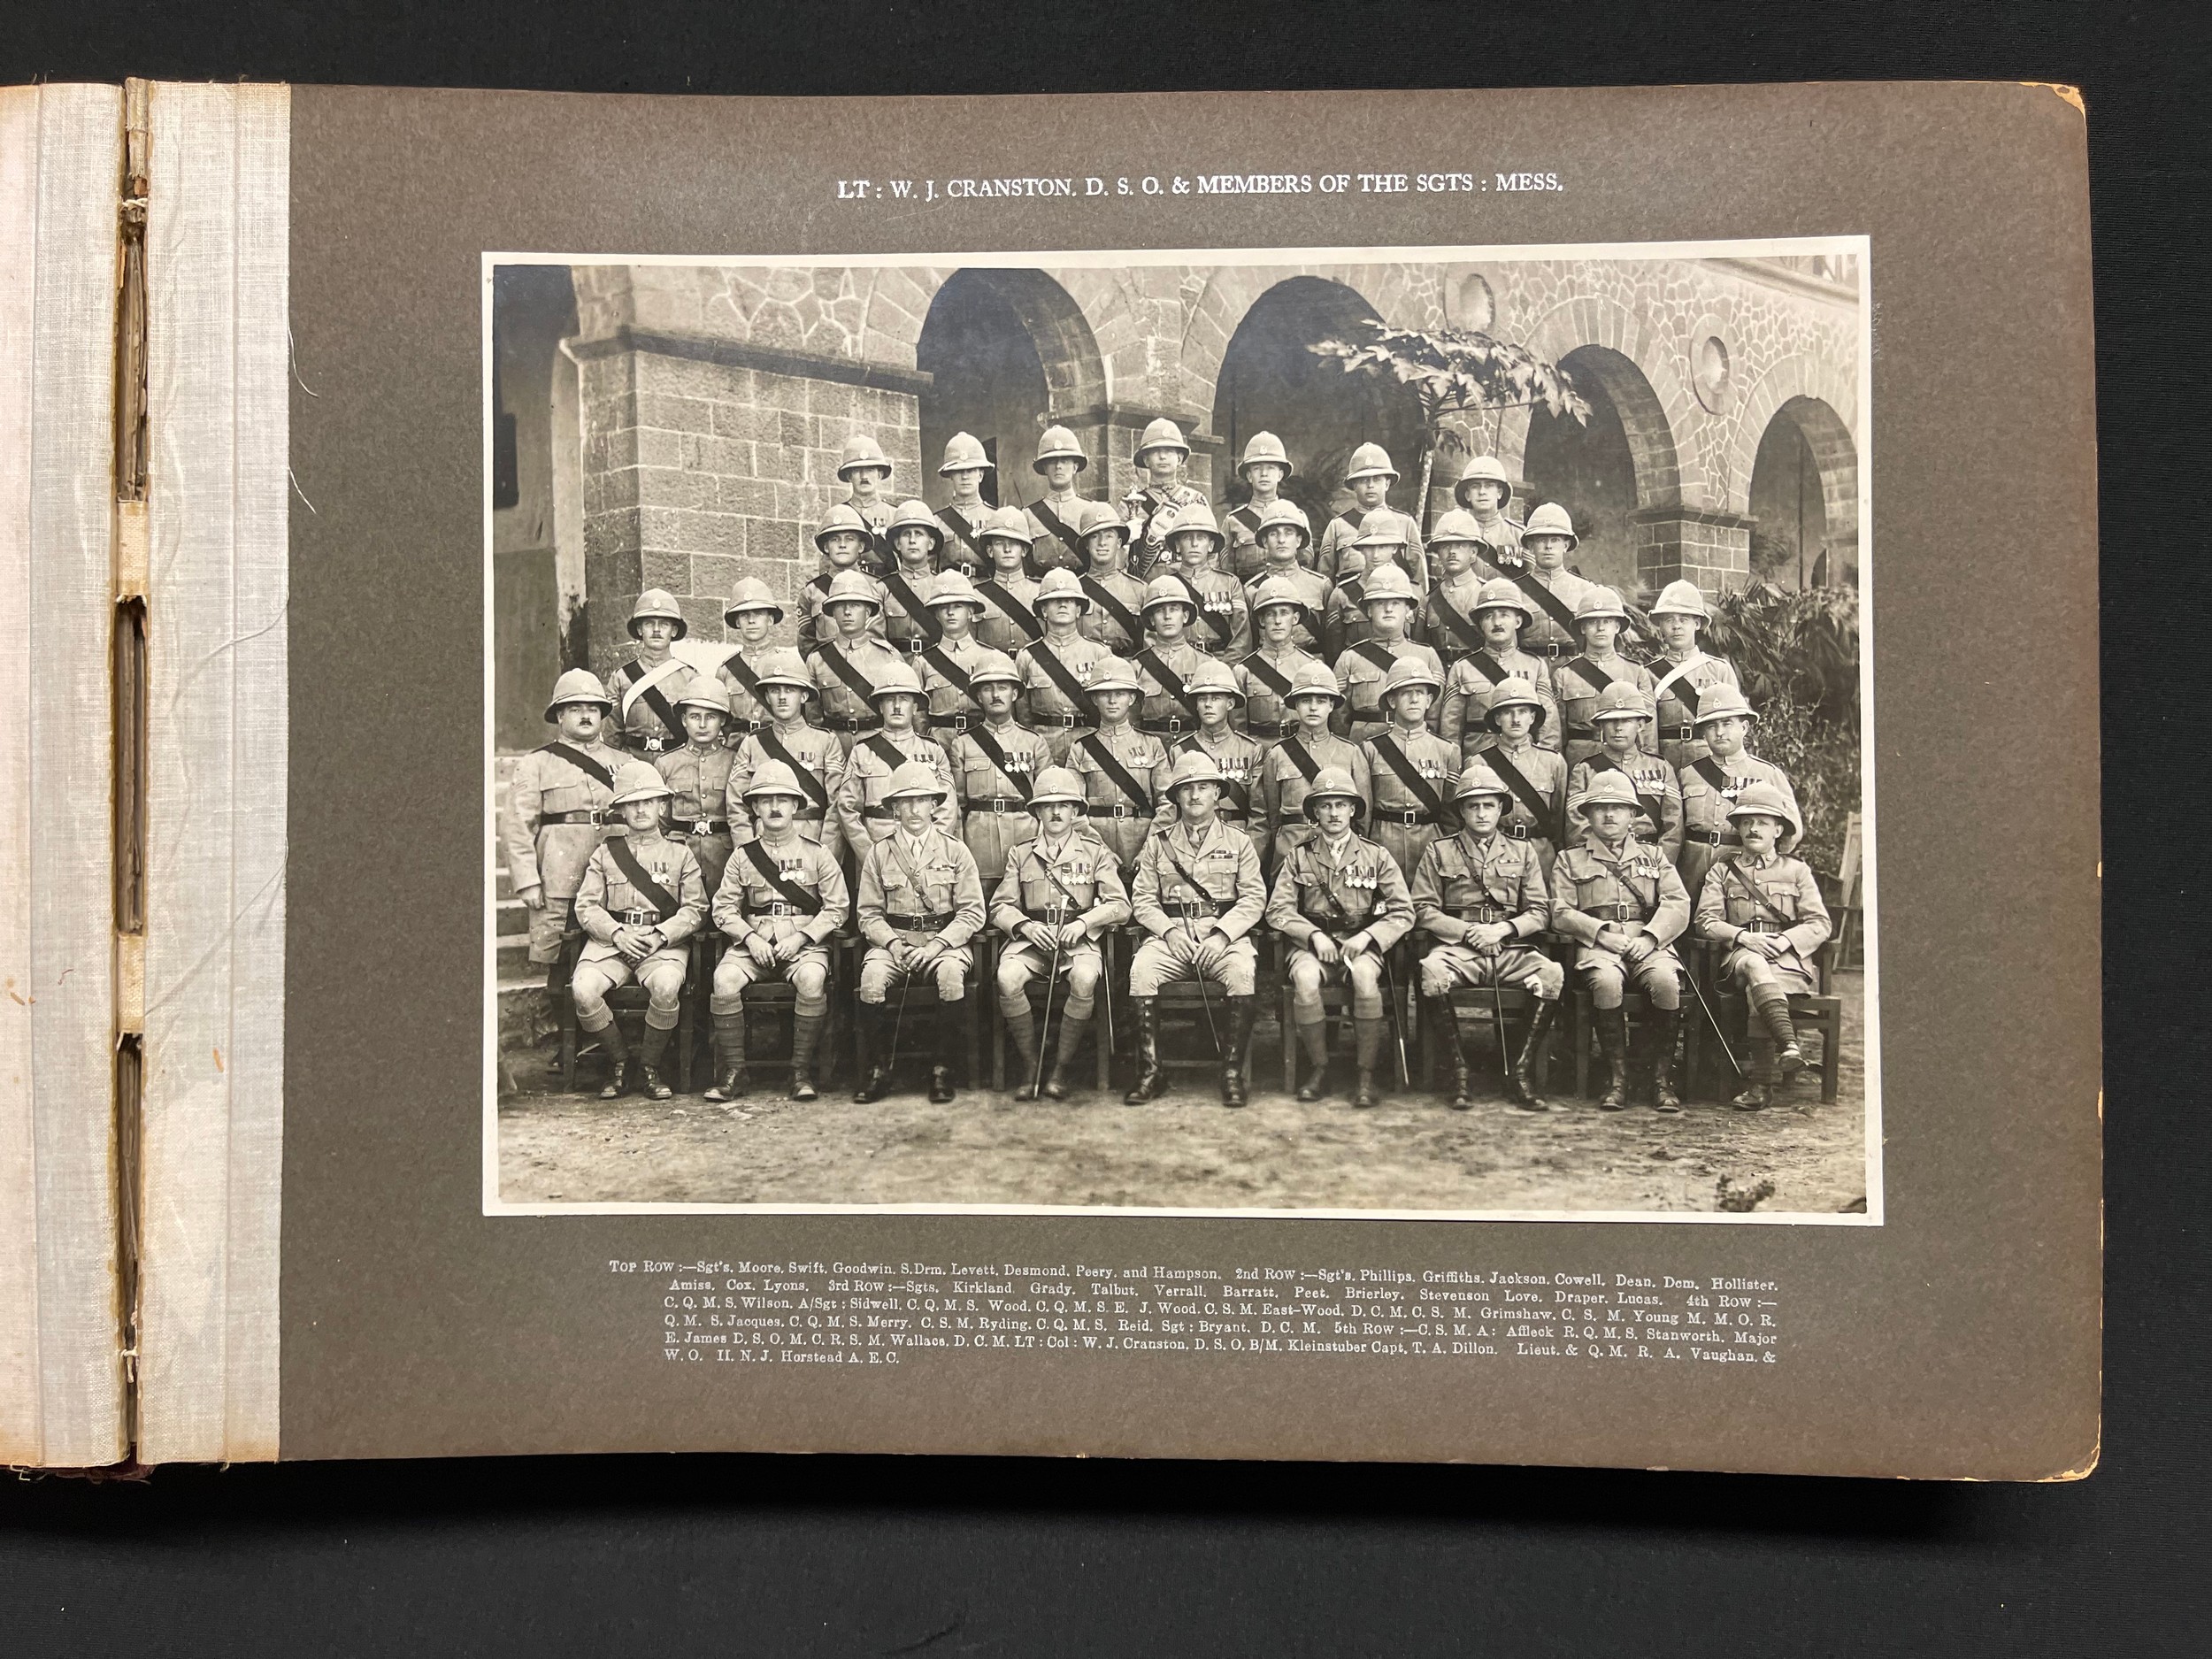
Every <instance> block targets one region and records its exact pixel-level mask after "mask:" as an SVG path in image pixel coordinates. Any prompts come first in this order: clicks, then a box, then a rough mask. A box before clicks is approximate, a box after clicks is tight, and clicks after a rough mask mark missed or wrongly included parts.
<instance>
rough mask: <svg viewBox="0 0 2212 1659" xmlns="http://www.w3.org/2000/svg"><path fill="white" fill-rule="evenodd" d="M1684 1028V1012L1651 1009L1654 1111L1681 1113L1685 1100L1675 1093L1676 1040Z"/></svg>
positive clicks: (1652, 1105) (1673, 1009) (1652, 1102)
mask: <svg viewBox="0 0 2212 1659" xmlns="http://www.w3.org/2000/svg"><path fill="white" fill-rule="evenodd" d="M1681 1029H1682V1010H1680V1009H1678V1008H1655V1009H1653V1010H1651V1109H1652V1110H1654V1111H1662V1112H1678V1111H1680V1110H1682V1097H1681V1096H1680V1095H1679V1094H1676V1093H1675V1092H1674V1040H1675V1038H1676V1036H1677V1034H1678V1033H1680V1031H1681Z"/></svg>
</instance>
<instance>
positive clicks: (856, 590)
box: [809, 571, 904, 754]
mask: <svg viewBox="0 0 2212 1659" xmlns="http://www.w3.org/2000/svg"><path fill="white" fill-rule="evenodd" d="M882 594H883V588H882V585H881V584H880V583H879V582H878V581H877V580H875V579H874V578H873V577H872V576H867V575H864V574H862V573H861V572H859V571H840V572H838V573H837V576H836V579H835V580H833V581H832V582H831V583H830V588H829V594H828V603H826V605H825V606H824V607H823V610H824V614H825V615H826V616H827V618H829V622H830V627H831V632H830V634H829V635H828V636H827V637H826V638H825V639H824V640H823V641H822V642H821V644H820V646H819V648H818V649H816V651H815V653H814V657H813V661H812V663H811V664H810V671H809V672H811V673H812V674H813V676H814V695H815V706H816V709H817V710H818V718H819V719H820V720H821V723H822V728H823V730H825V731H828V732H834V733H837V741H838V743H839V745H840V746H841V748H842V749H844V750H845V752H846V753H847V754H850V753H852V747H853V745H854V744H855V743H856V742H857V741H859V740H860V738H861V736H862V735H863V734H864V733H869V732H872V731H874V730H875V729H876V727H877V726H879V725H880V724H882V717H881V716H879V714H877V713H876V710H875V695H876V687H877V686H878V685H879V684H880V683H881V681H882V680H883V677H884V675H886V674H887V673H888V672H890V671H891V670H892V669H894V668H896V667H900V666H902V664H903V661H904V659H903V658H902V657H901V656H900V655H899V653H898V652H896V651H895V650H893V649H891V648H890V646H888V645H887V644H886V643H885V642H884V640H883V637H882V635H880V634H878V633H877V632H876V631H875V629H876V626H877V624H878V620H879V618H881V616H882V615H883V598H882Z"/></svg>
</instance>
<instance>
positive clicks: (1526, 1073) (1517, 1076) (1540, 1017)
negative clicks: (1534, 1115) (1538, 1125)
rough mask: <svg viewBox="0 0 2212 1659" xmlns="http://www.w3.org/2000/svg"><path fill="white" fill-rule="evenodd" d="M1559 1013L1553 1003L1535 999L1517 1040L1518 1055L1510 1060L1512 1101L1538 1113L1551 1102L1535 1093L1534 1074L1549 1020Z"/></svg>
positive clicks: (1539, 1063) (1548, 1031) (1547, 1037)
mask: <svg viewBox="0 0 2212 1659" xmlns="http://www.w3.org/2000/svg"><path fill="white" fill-rule="evenodd" d="M1558 1013H1559V1004H1558V1003H1557V1002H1544V1001H1542V1000H1539V1001H1538V1002H1537V1004H1536V1012H1535V1014H1534V1015H1533V1016H1532V1018H1530V1020H1529V1022H1528V1034H1527V1035H1526V1036H1525V1037H1523V1038H1522V1039H1521V1053H1520V1057H1519V1058H1518V1059H1517V1060H1515V1061H1514V1062H1513V1087H1512V1090H1511V1097H1512V1101H1513V1103H1514V1104H1515V1105H1516V1106H1518V1107H1519V1108H1520V1109H1521V1110H1523V1111H1529V1112H1540V1111H1546V1110H1549V1109H1550V1105H1551V1102H1548V1101H1547V1100H1546V1099H1545V1098H1544V1097H1543V1096H1542V1095H1541V1094H1538V1093H1537V1092H1536V1077H1537V1074H1538V1072H1540V1071H1541V1070H1542V1069H1543V1064H1544V1058H1545V1052H1544V1051H1545V1048H1546V1047H1547V1046H1548V1044H1549V1042H1550V1041H1551V1023H1552V1021H1553V1019H1554V1018H1556V1017H1557V1015H1558Z"/></svg>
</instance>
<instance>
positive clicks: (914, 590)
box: [882, 565, 937, 672]
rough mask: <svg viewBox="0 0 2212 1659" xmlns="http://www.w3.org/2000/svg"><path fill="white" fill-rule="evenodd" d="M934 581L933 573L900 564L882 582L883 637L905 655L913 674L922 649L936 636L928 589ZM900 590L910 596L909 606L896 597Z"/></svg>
mask: <svg viewBox="0 0 2212 1659" xmlns="http://www.w3.org/2000/svg"><path fill="white" fill-rule="evenodd" d="M936 581H937V572H935V571H934V570H933V569H929V568H927V567H924V568H922V569H916V568H915V567H914V566H913V565H899V566H898V567H896V568H895V569H894V570H892V571H889V572H886V574H885V576H884V579H883V615H882V622H883V637H884V639H885V640H886V641H887V642H888V643H889V645H890V647H891V649H893V650H895V651H903V652H905V653H906V660H907V662H908V664H909V665H910V666H911V667H913V668H914V669H915V670H916V672H919V671H920V664H919V662H918V658H919V657H920V656H921V653H922V648H923V647H925V646H926V645H928V644H929V643H930V642H931V641H933V640H934V639H935V638H936V637H937V619H936V618H934V617H933V616H931V615H930V614H929V590H930V588H932V587H933V586H934V585H935V584H936ZM902 590H903V591H904V592H905V593H907V594H910V595H912V596H913V600H914V603H913V604H912V605H911V606H910V605H909V604H908V603H906V601H905V599H903V598H902V597H901V596H900V595H901V592H902Z"/></svg>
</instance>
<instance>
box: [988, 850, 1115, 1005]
mask: <svg viewBox="0 0 2212 1659" xmlns="http://www.w3.org/2000/svg"><path fill="white" fill-rule="evenodd" d="M1129 917H1130V909H1129V892H1128V889H1127V888H1126V887H1124V886H1123V884H1122V879H1121V866H1120V865H1119V864H1118V863H1117V862H1116V861H1115V858H1114V855H1113V854H1112V852H1110V850H1109V849H1107V847H1106V845H1105V843H1104V842H1102V841H1100V840H1099V839H1098V838H1097V837H1096V836H1094V835H1087V834H1085V833H1083V832H1082V830H1081V829H1076V830H1073V831H1071V832H1070V833H1068V834H1067V835H1066V836H1064V837H1063V838H1062V840H1061V841H1060V843H1059V845H1057V846H1056V847H1048V846H1047V845H1046V844H1045V840H1044V837H1043V836H1042V835H1033V836H1032V837H1031V838H1030V839H1029V840H1027V841H1023V842H1022V843H1021V844H1020V845H1019V846H1018V847H1016V848H1015V849H1013V851H1012V852H1010V853H1009V854H1008V855H1007V858H1006V869H1005V872H1004V873H1003V874H1002V875H1001V876H1000V878H999V880H998V886H997V888H996V890H995V892H994V893H993V894H992V895H991V925H992V926H994V927H995V928H997V929H998V930H999V932H1000V933H1002V934H1004V935H1005V938H1006V942H1005V943H1004V944H1003V945H1002V946H1001V947H1000V948H999V953H998V986H999V994H1000V995H1002V996H1004V997H1007V998H1009V999H1010V998H1013V997H1017V996H1025V995H1027V994H1028V987H1030V985H1031V984H1033V982H1034V981H1036V980H1038V979H1042V978H1044V976H1045V973H1046V972H1047V971H1048V969H1049V968H1050V967H1051V966H1052V962H1053V957H1054V956H1055V955H1057V956H1058V957H1059V961H1060V965H1061V967H1062V968H1063V969H1064V970H1065V971H1066V972H1067V975H1068V980H1069V988H1070V989H1071V991H1073V992H1074V994H1075V995H1078V996H1088V995H1091V994H1092V993H1093V992H1094V990H1095V989H1096V987H1097V985H1098V976H1099V972H1100V969H1101V967H1102V965H1103V964H1102V957H1101V956H1100V954H1099V949H1098V941H1099V940H1101V939H1102V938H1103V937H1104V936H1105V934H1106V933H1107V931H1108V930H1109V929H1110V928H1115V927H1119V926H1121V925H1122V924H1123V923H1124V922H1125V921H1127V920H1128V919H1129ZM1027 922H1045V923H1048V924H1049V925H1050V926H1054V927H1061V926H1065V925H1066V924H1067V923H1069V922H1081V923H1082V924H1083V932H1084V934H1085V937H1084V939H1083V941H1082V942H1081V943H1080V944H1078V945H1075V946H1073V947H1068V946H1063V947H1061V949H1059V950H1058V951H1057V952H1053V951H1050V950H1042V949H1038V947H1037V946H1036V945H1035V944H1033V943H1032V942H1031V941H1029V940H1027V939H1025V938H1024V937H1023V936H1022V931H1021V930H1022V926H1023V925H1024V924H1025V923H1027Z"/></svg>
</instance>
